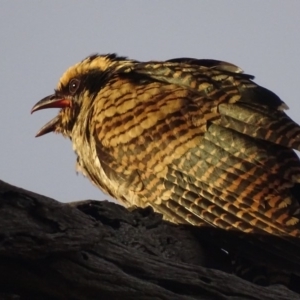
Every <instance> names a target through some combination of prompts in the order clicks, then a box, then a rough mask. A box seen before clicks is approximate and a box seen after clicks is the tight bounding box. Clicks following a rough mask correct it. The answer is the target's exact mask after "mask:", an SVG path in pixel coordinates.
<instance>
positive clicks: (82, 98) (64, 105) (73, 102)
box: [31, 54, 129, 137]
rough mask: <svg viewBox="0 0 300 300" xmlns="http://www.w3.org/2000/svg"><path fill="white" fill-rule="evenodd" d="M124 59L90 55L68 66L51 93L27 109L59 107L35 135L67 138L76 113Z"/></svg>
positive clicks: (89, 102)
mask: <svg viewBox="0 0 300 300" xmlns="http://www.w3.org/2000/svg"><path fill="white" fill-rule="evenodd" d="M126 62H129V61H128V60H126V58H124V57H118V56H116V55H115V54H108V55H92V56H89V57H87V58H86V59H84V60H83V61H81V62H79V63H77V64H76V65H74V66H72V67H70V68H69V69H68V70H67V71H66V72H65V73H64V74H63V75H62V77H61V78H60V80H59V82H58V85H57V88H56V89H55V92H54V94H52V95H49V96H47V97H45V98H43V99H42V100H40V101H39V102H37V103H36V104H35V105H34V106H33V108H32V110H31V113H33V112H35V111H37V110H41V109H45V108H61V110H60V112H59V113H58V115H57V116H56V117H55V118H53V119H52V120H51V121H49V122H48V123H47V124H45V125H44V126H43V127H42V128H41V129H40V130H39V131H38V133H37V134H36V137H38V136H41V135H44V134H46V133H49V132H57V133H62V134H63V135H64V136H68V137H70V136H71V132H72V128H73V126H74V124H75V122H76V120H77V117H78V114H79V112H80V111H82V109H84V108H87V107H90V104H91V101H93V98H94V96H95V95H97V93H98V92H99V91H100V89H101V87H102V86H103V84H105V82H106V80H107V79H108V78H109V77H110V76H112V75H113V74H114V71H115V70H117V69H119V67H121V66H124V64H125V65H126Z"/></svg>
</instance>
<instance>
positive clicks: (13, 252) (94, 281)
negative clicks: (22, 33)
mask: <svg viewBox="0 0 300 300" xmlns="http://www.w3.org/2000/svg"><path fill="white" fill-rule="evenodd" d="M199 230H200V231H199V234H200V236H201V229H199ZM206 233H207V232H205V231H203V234H202V235H203V239H201V238H200V239H198V238H195V234H194V232H193V230H191V228H190V227H189V226H176V225H174V224H170V223H168V222H165V221H163V220H162V219H161V216H160V215H158V214H155V213H153V212H152V210H151V209H137V210H134V211H131V212H129V211H127V210H126V209H124V208H123V207H121V206H119V205H116V204H113V203H109V202H96V201H82V202H74V203H71V204H62V203H59V202H57V201H55V200H53V199H50V198H47V197H45V196H41V195H37V194H35V193H32V192H29V191H26V190H23V189H20V188H17V187H14V186H11V185H8V184H6V183H4V182H2V181H0V299H80V300H84V299H109V300H114V299H128V300H129V299H134V300H137V299H141V300H146V299H147V300H148V299H149V300H150V299H161V300H169V299H170V300H171V299H172V300H177V299H178V300H179V299H180V300H192V299H253V300H255V299H270V300H271V299H272V300H274V299H275V300H276V299H300V297H299V295H298V294H295V293H293V292H291V291H289V290H288V289H287V288H285V287H283V286H271V287H268V288H264V287H260V286H257V285H253V284H251V283H248V282H247V281H244V280H242V279H240V278H238V277H236V276H234V275H230V274H228V273H225V272H223V271H227V272H228V271H230V263H229V260H228V257H227V255H226V254H225V253H224V252H223V251H221V250H220V249H219V248H217V247H214V245H213V244H211V245H210V244H209V243H204V242H203V241H205V239H206ZM207 267H214V268H217V269H220V270H223V271H219V270H215V269H210V268H207Z"/></svg>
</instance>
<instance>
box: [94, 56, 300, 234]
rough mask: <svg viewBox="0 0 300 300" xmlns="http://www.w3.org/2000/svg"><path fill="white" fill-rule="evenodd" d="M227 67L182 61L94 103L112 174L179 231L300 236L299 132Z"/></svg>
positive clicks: (154, 66) (147, 67)
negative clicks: (190, 227) (184, 227)
mask: <svg viewBox="0 0 300 300" xmlns="http://www.w3.org/2000/svg"><path fill="white" fill-rule="evenodd" d="M225 66H226V65H224V66H223V67H222V64H215V65H214V64H213V63H212V64H211V65H209V66H207V65H205V64H204V63H203V62H202V63H201V62H200V63H196V62H193V63H189V62H188V61H187V59H182V60H181V61H169V62H164V63H158V62H150V63H137V64H136V65H135V66H134V67H132V66H131V67H130V68H129V69H124V70H123V71H122V72H121V71H120V72H119V73H118V74H116V76H115V77H114V79H111V80H110V81H109V82H108V83H107V84H106V86H104V87H103V89H102V90H101V91H100V93H99V94H98V95H97V98H96V99H95V101H94V104H93V105H94V108H93V113H92V115H93V116H95V119H96V122H95V124H94V129H93V134H94V136H93V137H94V139H95V143H96V148H97V154H98V157H99V160H100V162H101V165H102V167H103V170H104V172H105V173H106V174H107V176H108V177H109V178H110V179H111V180H112V181H115V182H116V185H118V186H119V187H120V191H121V188H124V187H125V188H124V189H122V193H126V191H127V193H128V194H127V195H126V198H127V200H128V201H129V202H130V205H135V204H136V205H139V206H146V205H148V204H150V205H152V206H153V207H154V208H155V209H156V210H157V211H160V212H162V213H163V214H164V215H165V217H166V218H167V219H169V220H171V221H173V222H178V223H191V224H196V225H201V224H211V225H213V226H218V227H220V228H224V229H238V230H241V231H244V232H258V233H262V232H268V233H272V234H276V235H289V236H300V224H299V216H300V215H299V202H298V199H297V197H296V193H297V191H298V190H299V186H298V183H299V182H300V163H299V159H298V157H297V155H296V154H295V153H294V151H293V150H292V149H298V150H300V127H299V126H298V125H297V124H296V123H294V122H293V121H292V120H291V119H290V118H289V117H288V116H287V115H286V114H285V113H284V112H283V109H284V108H286V105H285V104H284V103H283V102H282V101H281V100H280V99H279V98H278V97H277V96H276V95H275V94H273V93H272V92H270V91H268V90H267V89H264V88H262V87H260V86H258V85H256V84H255V83H253V82H252V81H251V78H252V77H251V76H249V75H246V74H241V73H240V71H239V70H238V69H231V70H230V71H229V70H228V69H226V67H225ZM232 71H234V72H232ZM120 193H121V192H120ZM117 196H118V195H117Z"/></svg>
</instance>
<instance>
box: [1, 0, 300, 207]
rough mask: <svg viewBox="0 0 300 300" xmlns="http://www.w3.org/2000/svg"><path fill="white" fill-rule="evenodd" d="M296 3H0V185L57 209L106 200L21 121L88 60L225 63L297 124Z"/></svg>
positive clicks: (65, 146)
mask: <svg viewBox="0 0 300 300" xmlns="http://www.w3.org/2000/svg"><path fill="white" fill-rule="evenodd" d="M299 32H300V1H299V0H294V1H293V0H285V1H277V0H264V1H261V0H252V1H242V0H239V1H229V0H228V1H225V0H219V1H217V0H215V1H213V0H207V1H200V0H195V1H191V0H190V1H187V0H185V1H183V0H182V1H176V0H151V1H146V0H144V1H137V0H136V1H133V0H132V1H126V0H122V1H121V0H120V1H115V0H110V1H107V0H106V1H104V0H103V1H92V0H89V1H75V0H72V1H71V0H69V1H67V0H52V1H38V0H36V1H32V0H27V1H9V0H7V1H4V0H0V45H1V46H0V84H1V99H0V101H1V102H0V103H1V106H0V124H1V127H0V154H1V155H0V179H2V180H4V181H6V182H8V183H11V184H13V185H17V186H20V187H23V188H25V189H29V190H32V191H35V192H37V193H41V194H44V195H47V196H50V197H53V198H55V199H57V200H60V201H73V200H81V199H99V200H100V199H107V198H108V197H107V196H105V195H103V194H102V193H101V192H100V191H99V190H98V189H96V188H95V187H94V186H93V185H92V184H91V183H90V182H89V181H88V180H87V179H85V178H84V177H83V176H82V175H76V173H75V155H74V153H73V150H72V146H71V142H70V141H69V140H67V139H64V138H63V137H62V136H59V135H55V134H48V135H46V136H43V137H40V138H34V135H35V133H36V132H37V130H38V129H39V128H40V127H41V126H42V125H44V124H45V123H46V122H47V121H48V120H50V119H51V118H52V117H54V115H55V114H56V113H57V110H55V109H53V110H45V111H41V112H37V113H35V114H33V115H30V109H31V107H32V106H33V105H34V104H35V103H36V102H37V101H38V100H40V99H41V98H43V97H44V96H47V95H49V94H50V93H52V91H53V89H54V88H55V87H56V84H57V82H58V80H59V78H60V76H61V75H62V73H63V72H64V71H65V70H66V69H67V68H68V67H69V66H71V65H73V64H74V63H76V62H78V61H80V60H82V59H83V58H85V57H86V56H88V55H90V54H92V53H96V52H99V53H108V52H117V53H118V54H120V55H123V56H129V57H131V58H134V59H139V60H151V59H156V60H160V59H161V60H163V59H169V58H175V57H182V56H185V57H187V56H189V57H197V58H214V59H220V60H225V61H228V62H232V63H234V64H236V65H238V66H240V67H241V68H242V69H243V70H244V71H245V72H246V73H249V74H252V75H255V76H256V82H257V83H259V84H261V85H263V86H265V87H267V88H269V89H271V90H272V91H274V92H275V93H276V94H278V95H279V96H280V97H281V98H282V99H283V100H284V101H285V102H286V103H287V104H288V106H289V107H290V110H289V111H288V114H289V115H290V116H291V117H292V118H293V119H295V120H297V121H298V123H299V122H300V95H299V84H300V58H299V54H300V34H299Z"/></svg>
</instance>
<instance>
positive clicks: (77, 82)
mask: <svg viewBox="0 0 300 300" xmlns="http://www.w3.org/2000/svg"><path fill="white" fill-rule="evenodd" d="M79 85H80V80H79V79H76V78H74V79H72V80H71V81H70V83H69V91H70V93H71V94H75V93H76V92H77V90H78V88H79Z"/></svg>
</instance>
